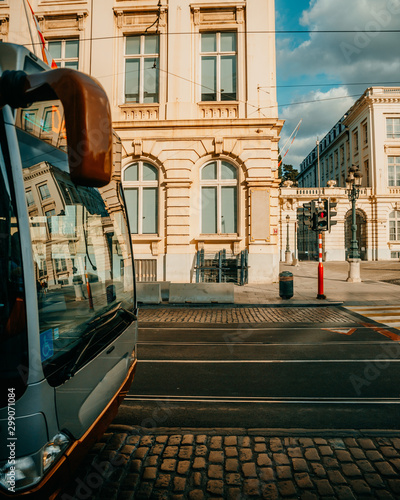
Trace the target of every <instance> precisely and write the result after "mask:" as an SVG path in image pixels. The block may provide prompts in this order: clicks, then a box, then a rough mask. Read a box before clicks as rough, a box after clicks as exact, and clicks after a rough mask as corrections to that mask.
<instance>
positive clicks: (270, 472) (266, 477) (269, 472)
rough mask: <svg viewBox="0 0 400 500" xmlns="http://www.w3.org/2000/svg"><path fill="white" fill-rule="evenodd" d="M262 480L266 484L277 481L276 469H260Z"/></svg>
mask: <svg viewBox="0 0 400 500" xmlns="http://www.w3.org/2000/svg"><path fill="white" fill-rule="evenodd" d="M260 479H261V481H264V482H268V481H273V480H274V479H275V474H274V469H272V468H271V467H263V468H262V469H260Z"/></svg>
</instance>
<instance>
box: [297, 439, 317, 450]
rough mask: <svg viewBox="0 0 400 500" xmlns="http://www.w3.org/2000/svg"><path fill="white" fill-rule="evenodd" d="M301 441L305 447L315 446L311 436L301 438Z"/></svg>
mask: <svg viewBox="0 0 400 500" xmlns="http://www.w3.org/2000/svg"><path fill="white" fill-rule="evenodd" d="M299 443H300V444H301V446H302V447H303V448H311V447H313V446H314V441H313V440H312V439H310V438H300V439H299Z"/></svg>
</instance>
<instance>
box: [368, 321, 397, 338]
mask: <svg viewBox="0 0 400 500" xmlns="http://www.w3.org/2000/svg"><path fill="white" fill-rule="evenodd" d="M363 326H366V327H367V328H370V329H371V330H374V331H375V332H378V333H380V334H381V335H384V336H385V337H388V338H389V339H391V340H394V341H395V342H399V341H400V335H397V334H396V333H393V332H389V330H385V329H384V328H381V327H379V326H376V325H369V324H368V323H366V324H364V325H363Z"/></svg>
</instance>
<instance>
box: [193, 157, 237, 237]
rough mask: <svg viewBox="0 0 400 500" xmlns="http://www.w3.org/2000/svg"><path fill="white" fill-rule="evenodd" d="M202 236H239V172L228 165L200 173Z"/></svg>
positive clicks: (211, 166) (218, 163) (215, 164)
mask: <svg viewBox="0 0 400 500" xmlns="http://www.w3.org/2000/svg"><path fill="white" fill-rule="evenodd" d="M201 232H202V233H203V234H225V233H236V232H237V171H236V168H235V167H234V166H233V165H231V164H230V163H227V162H225V161H220V160H218V161H213V162H211V163H208V164H207V165H205V166H204V167H203V168H202V169H201Z"/></svg>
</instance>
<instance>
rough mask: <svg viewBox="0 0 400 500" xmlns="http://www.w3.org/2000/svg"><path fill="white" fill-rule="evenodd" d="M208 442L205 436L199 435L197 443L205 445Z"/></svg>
mask: <svg viewBox="0 0 400 500" xmlns="http://www.w3.org/2000/svg"><path fill="white" fill-rule="evenodd" d="M206 442H207V436H206V435H205V434H199V435H198V436H196V443H198V444H205V443H206Z"/></svg>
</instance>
